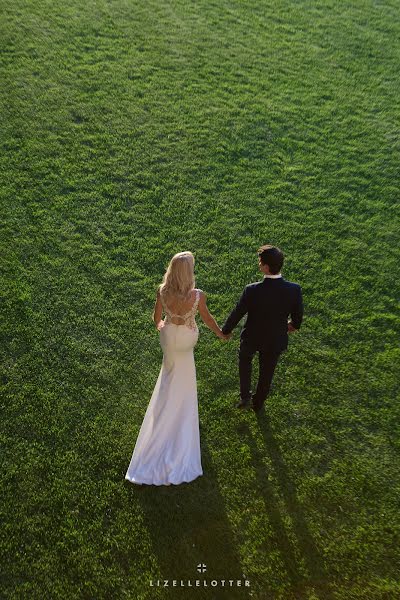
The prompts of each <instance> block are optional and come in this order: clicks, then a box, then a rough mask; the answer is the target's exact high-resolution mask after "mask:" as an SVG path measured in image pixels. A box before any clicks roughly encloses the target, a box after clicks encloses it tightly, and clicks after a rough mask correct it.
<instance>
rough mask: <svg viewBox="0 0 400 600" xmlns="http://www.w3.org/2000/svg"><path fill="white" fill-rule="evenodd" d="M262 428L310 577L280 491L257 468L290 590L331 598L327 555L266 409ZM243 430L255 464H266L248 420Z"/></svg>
mask: <svg viewBox="0 0 400 600" xmlns="http://www.w3.org/2000/svg"><path fill="white" fill-rule="evenodd" d="M256 418H257V421H258V425H259V428H260V432H261V434H262V436H263V438H264V444H265V448H266V450H267V452H268V454H269V457H270V460H271V462H272V465H273V469H274V473H275V476H276V479H277V482H278V485H279V489H280V494H281V497H282V498H283V501H284V504H285V508H286V513H287V514H288V515H289V517H290V519H291V521H292V528H293V532H294V535H295V537H296V540H297V546H298V549H299V550H300V553H301V559H302V561H304V565H305V568H306V571H307V572H308V577H307V576H306V575H305V574H304V568H303V569H301V568H300V565H299V559H298V558H297V559H296V554H295V548H294V546H293V542H292V541H291V540H290V538H289V537H288V535H287V533H286V529H285V525H284V522H283V520H282V516H281V514H280V512H279V509H278V506H277V499H276V492H275V491H274V489H273V487H272V485H271V484H270V483H269V481H268V478H267V477H266V473H265V472H263V470H262V469H260V468H258V469H257V471H256V472H257V477H258V480H259V488H260V490H261V494H262V495H263V498H264V501H265V507H266V511H267V514H268V517H269V519H270V522H271V525H272V527H273V529H274V532H275V538H276V545H277V548H279V549H280V553H281V557H282V561H283V563H284V565H285V568H286V572H287V575H288V578H289V580H290V583H291V589H290V592H291V593H293V594H294V595H295V598H296V600H297V599H299V600H300V599H302V598H308V597H309V595H308V592H309V591H310V588H313V590H314V596H315V597H317V598H318V599H319V600H331V599H332V598H333V596H332V594H331V592H330V590H329V585H328V578H327V573H326V568H325V565H324V561H323V558H322V557H321V555H320V553H319V551H318V549H317V547H316V545H315V542H314V541H313V538H312V536H311V534H310V532H309V530H308V527H307V522H306V518H305V516H304V514H303V511H302V508H301V505H300V503H299V502H298V500H297V497H296V488H295V486H294V484H293V482H292V480H291V479H290V477H289V474H288V470H287V467H286V465H285V462H284V460H283V458H282V455H281V452H280V450H279V446H278V444H277V442H276V440H275V438H274V435H273V430H272V428H271V425H270V422H269V418H268V416H267V415H266V414H265V412H264V411H261V413H258V414H257V415H256ZM241 430H242V433H243V434H244V435H245V436H246V437H247V442H248V444H249V447H250V449H251V452H252V457H253V464H254V465H262V457H261V455H260V451H259V449H258V448H257V445H256V443H255V441H254V439H253V436H252V434H251V432H250V430H249V428H248V425H247V423H243V424H242V428H241Z"/></svg>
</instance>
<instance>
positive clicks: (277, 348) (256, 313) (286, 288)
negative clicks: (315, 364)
mask: <svg viewBox="0 0 400 600" xmlns="http://www.w3.org/2000/svg"><path fill="white" fill-rule="evenodd" d="M283 258H284V257H283V253H282V252H281V250H280V249H279V248H277V247H276V246H271V245H269V244H266V245H265V246H261V248H259V249H258V265H259V269H260V271H262V273H264V278H263V279H262V281H258V282H256V283H249V285H246V287H245V288H244V290H243V293H242V295H241V297H240V299H239V301H238V303H237V305H236V307H235V308H234V309H233V310H232V312H231V314H230V315H229V317H228V318H227V319H226V321H225V324H224V326H223V327H222V332H223V333H224V334H229V333H230V332H231V331H232V329H234V327H236V325H237V324H238V323H239V321H240V319H241V318H242V317H243V315H245V314H246V313H247V319H246V322H245V324H244V326H243V328H242V331H241V334H240V349H239V376H240V402H239V403H238V404H237V408H249V407H250V406H251V408H252V409H253V410H254V411H255V412H259V411H260V410H261V408H262V406H263V404H264V401H265V399H266V397H267V395H268V393H269V390H270V386H271V382H272V377H273V375H274V371H275V367H276V365H277V363H278V360H279V356H280V354H281V352H283V351H284V350H286V348H287V346H288V332H289V333H291V332H293V331H297V330H298V329H299V328H300V325H301V322H302V319H303V299H302V293H301V287H300V286H299V285H298V284H297V283H291V282H290V281H286V280H285V279H284V278H283V277H282V275H281V268H282V265H283ZM289 315H290V321H288V317H289ZM256 352H258V360H259V366H260V369H259V378H258V384H257V389H256V392H255V394H251V391H250V386H251V368H252V359H253V356H254V354H255V353H256Z"/></svg>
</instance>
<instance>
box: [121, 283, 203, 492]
mask: <svg viewBox="0 0 400 600" xmlns="http://www.w3.org/2000/svg"><path fill="white" fill-rule="evenodd" d="M195 291H196V296H195V300H194V303H193V306H192V308H191V309H190V310H189V311H188V312H187V313H186V314H184V315H177V314H174V313H172V312H170V311H169V309H168V307H167V306H166V305H165V303H164V301H163V300H162V299H161V302H162V304H163V309H164V312H165V315H166V317H165V325H164V327H162V329H161V330H160V344H161V348H162V351H163V361H162V365H161V370H160V374H159V376H158V379H157V383H156V385H155V387H154V390H153V394H152V396H151V399H150V402H149V405H148V407H147V410H146V414H145V416H144V419H143V423H142V426H141V428H140V431H139V435H138V438H137V440H136V445H135V449H134V451H133V454H132V458H131V462H130V464H129V467H128V470H127V472H126V475H125V479H128V480H129V481H130V482H132V483H137V484H142V483H145V484H153V485H170V484H171V483H173V484H179V483H182V482H189V481H193V479H196V478H197V477H199V475H203V469H202V466H201V456H200V431H199V415H198V405H197V382H196V368H195V363H194V353H193V349H194V347H195V345H196V343H197V340H198V337H199V330H198V327H197V324H196V320H195V315H196V311H197V306H198V303H199V298H200V290H198V289H196V290H195ZM173 317H179V319H180V321H181V323H182V324H179V325H178V324H176V323H173V322H172V318H173Z"/></svg>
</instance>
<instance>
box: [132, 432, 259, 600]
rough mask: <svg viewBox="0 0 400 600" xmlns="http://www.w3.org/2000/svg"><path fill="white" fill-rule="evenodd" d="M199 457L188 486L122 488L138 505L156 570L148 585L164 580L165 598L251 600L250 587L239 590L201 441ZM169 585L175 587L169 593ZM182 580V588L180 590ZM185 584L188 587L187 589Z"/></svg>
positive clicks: (233, 550) (238, 571)
mask: <svg viewBox="0 0 400 600" xmlns="http://www.w3.org/2000/svg"><path fill="white" fill-rule="evenodd" d="M201 453H202V466H203V473H204V475H203V476H201V477H198V478H197V479H196V480H194V481H192V482H189V483H182V484H180V485H177V486H175V485H171V486H135V485H132V484H131V483H129V482H126V485H127V486H128V487H130V489H129V493H130V494H132V495H133V496H135V498H136V499H137V501H138V502H139V503H140V505H141V508H142V511H143V515H144V523H145V526H146V528H147V531H148V533H149V535H150V537H151V540H152V546H153V548H152V551H153V553H154V555H155V556H156V558H157V561H158V564H159V567H160V571H159V573H158V574H157V575H155V576H154V580H153V584H156V580H157V578H159V580H160V583H161V585H162V584H163V580H166V579H168V580H169V587H168V588H164V589H163V597H166V598H175V599H178V598H192V597H193V596H196V598H199V599H207V600H217V599H219V598H228V599H229V600H231V599H236V598H237V599H245V598H250V597H251V596H250V591H251V587H245V586H244V576H243V572H242V567H241V564H240V557H239V555H238V553H237V543H236V541H235V539H234V536H233V533H232V530H231V527H230V523H229V519H228V516H227V514H226V511H225V507H224V500H223V498H222V496H221V494H220V493H219V491H218V481H217V477H216V475H215V471H214V469H213V465H212V460H211V455H210V453H209V451H208V448H207V442H206V440H205V436H203V438H202V440H201ZM201 563H202V564H204V565H206V571H205V572H204V573H201V572H198V570H197V566H198V565H200V564H201ZM174 579H176V580H177V586H176V587H172V580H174ZM181 580H182V581H183V582H184V583H185V586H186V587H181V586H180V581H181ZM188 580H190V582H191V584H192V587H188V585H187V581H188ZM196 580H200V586H199V587H195V585H196V584H195V582H196ZM203 580H207V587H203ZM212 580H217V581H218V586H216V587H212V586H211V581H212ZM221 580H224V581H225V584H224V585H222V583H221ZM229 580H232V581H233V584H231V585H230V583H229ZM237 580H241V586H237V585H236V582H237ZM250 585H251V580H250ZM164 594H165V596H164Z"/></svg>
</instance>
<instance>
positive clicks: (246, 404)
mask: <svg viewBox="0 0 400 600" xmlns="http://www.w3.org/2000/svg"><path fill="white" fill-rule="evenodd" d="M236 408H251V398H248V399H247V400H242V399H240V402H238V403H237V404H236Z"/></svg>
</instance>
